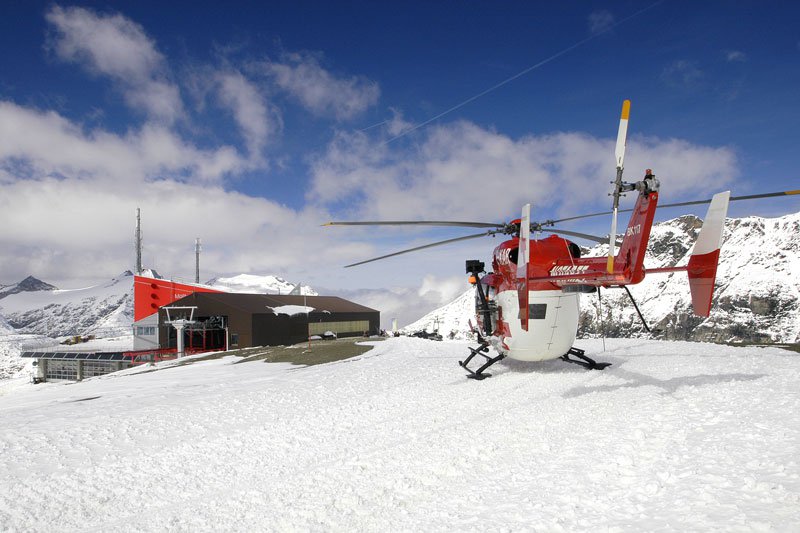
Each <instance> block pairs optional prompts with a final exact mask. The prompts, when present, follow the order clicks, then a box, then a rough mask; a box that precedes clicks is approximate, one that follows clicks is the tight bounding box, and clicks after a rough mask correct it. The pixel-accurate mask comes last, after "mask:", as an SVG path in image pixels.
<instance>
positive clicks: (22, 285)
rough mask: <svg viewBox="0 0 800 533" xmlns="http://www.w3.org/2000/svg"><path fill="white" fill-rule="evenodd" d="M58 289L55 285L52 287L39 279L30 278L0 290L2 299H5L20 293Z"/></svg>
mask: <svg viewBox="0 0 800 533" xmlns="http://www.w3.org/2000/svg"><path fill="white" fill-rule="evenodd" d="M57 289H58V287H56V286H55V285H50V284H49V283H45V282H44V281H42V280H40V279H38V278H35V277H33V276H28V277H27V278H25V279H23V280H22V281H20V282H19V283H17V284H14V285H8V286H7V287H3V288H2V289H0V298H5V297H6V296H10V295H12V294H18V293H20V292H37V291H53V290H57Z"/></svg>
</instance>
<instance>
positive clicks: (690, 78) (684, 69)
mask: <svg viewBox="0 0 800 533" xmlns="http://www.w3.org/2000/svg"><path fill="white" fill-rule="evenodd" d="M703 79H704V74H703V71H702V70H700V67H698V65H697V63H696V62H694V61H688V60H685V59H679V60H676V61H673V62H672V63H670V64H669V65H667V66H666V67H664V69H663V70H662V71H661V80H662V81H663V82H664V83H667V84H669V85H671V86H673V87H682V88H686V89H692V88H695V87H697V86H698V85H699V84H700V83H701V82H702V81H703Z"/></svg>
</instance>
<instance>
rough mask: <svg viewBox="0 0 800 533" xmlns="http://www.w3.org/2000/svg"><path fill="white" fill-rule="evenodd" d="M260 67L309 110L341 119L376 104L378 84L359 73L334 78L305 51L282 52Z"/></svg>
mask: <svg viewBox="0 0 800 533" xmlns="http://www.w3.org/2000/svg"><path fill="white" fill-rule="evenodd" d="M264 70H265V71H266V72H267V73H268V74H269V75H270V76H271V77H272V78H273V80H274V82H275V84H276V85H277V86H278V87H280V88H281V89H282V90H284V91H286V92H287V93H289V94H290V95H291V96H292V97H294V98H295V99H296V100H298V101H299V102H300V103H301V104H302V105H303V106H305V107H306V108H308V109H309V110H310V111H311V112H312V113H315V114H317V115H321V116H333V117H335V118H337V119H340V120H344V119H350V118H353V117H355V116H356V115H358V114H360V113H362V112H364V111H365V110H366V109H367V108H369V107H370V106H373V105H375V104H376V103H377V101H378V97H379V96H380V89H379V87H378V84H377V83H375V82H373V81H369V80H368V79H366V78H364V77H360V76H355V77H349V78H337V77H336V76H334V75H333V74H331V73H330V72H328V71H327V70H325V69H324V68H322V66H320V64H319V61H318V60H317V58H315V57H314V56H312V55H310V54H308V53H291V54H284V57H283V61H282V62H268V63H265V64H264Z"/></svg>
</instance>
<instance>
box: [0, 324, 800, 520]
mask: <svg viewBox="0 0 800 533" xmlns="http://www.w3.org/2000/svg"><path fill="white" fill-rule="evenodd" d="M606 343H607V348H608V349H607V351H606V352H605V353H599V352H600V351H601V350H602V346H601V343H600V341H599V340H597V341H594V340H591V341H583V342H581V343H579V347H582V348H585V349H587V350H588V353H589V354H591V355H594V356H596V357H597V359H598V360H602V361H609V362H612V363H613V366H612V367H610V368H608V369H607V370H605V371H603V372H599V371H586V370H583V369H582V368H579V367H577V366H571V365H568V364H566V363H563V362H560V361H550V362H546V363H538V364H536V363H532V364H520V363H515V362H511V363H508V364H502V363H501V364H498V365H496V366H495V369H494V374H495V376H494V377H492V378H491V379H488V380H485V381H482V382H475V381H471V380H468V379H466V378H465V377H464V375H463V372H462V371H461V369H459V368H458V366H457V364H456V361H457V360H458V359H460V358H463V356H464V355H465V353H466V348H465V347H466V343H463V342H440V343H437V342H431V341H426V340H421V339H412V338H396V339H389V340H386V341H383V342H378V343H376V346H375V348H374V349H373V350H372V351H370V352H367V353H366V354H364V355H363V356H360V357H357V358H354V359H352V360H349V361H344V362H339V363H331V364H327V365H321V366H315V367H292V366H290V365H288V364H265V363H263V362H251V363H245V364H239V365H234V364H232V363H233V362H234V361H235V360H236V359H234V358H232V357H228V358H225V359H222V360H216V361H207V362H198V363H195V364H193V365H188V366H183V367H172V368H169V369H166V370H163V371H159V372H150V373H130V371H129V373H128V375H123V376H116V375H108V376H102V377H99V378H92V379H90V380H87V381H84V382H82V383H77V384H44V385H37V386H33V385H30V386H19V387H17V388H16V389H14V390H12V391H10V392H9V393H8V394H6V395H4V396H0V420H2V424H0V472H2V475H0V530H2V531H22V530H24V531H65V530H66V531H76V530H80V531H111V530H113V531H142V530H144V531H164V530H180V531H219V530H225V531H246V530H260V531H263V530H268V531H308V530H314V531H331V530H333V531H364V530H367V531H399V530H408V531H412V530H414V531H417V530H419V531H576V530H583V531H642V530H648V531H653V530H675V531H686V530H692V531H707V530H726V531H731V530H733V531H761V530H765V531H766V530H769V531H798V530H800V465H799V464H798V461H800V387H798V386H797V376H798V375H800V356H799V355H797V354H795V353H792V352H788V351H782V350H779V349H775V348H769V349H762V348H733V347H726V346H718V345H710V344H696V343H681V342H657V341H643V340H636V339H627V340H607V341H606Z"/></svg>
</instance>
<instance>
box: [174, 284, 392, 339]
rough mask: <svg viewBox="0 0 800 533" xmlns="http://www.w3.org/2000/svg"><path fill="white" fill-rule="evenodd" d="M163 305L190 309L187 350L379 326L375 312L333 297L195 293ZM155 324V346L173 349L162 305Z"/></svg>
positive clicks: (353, 333)
mask: <svg viewBox="0 0 800 533" xmlns="http://www.w3.org/2000/svg"><path fill="white" fill-rule="evenodd" d="M168 307H170V308H174V307H195V308H196V309H195V310H194V317H193V319H194V321H195V323H194V324H192V325H191V326H188V327H186V328H185V330H184V344H185V346H186V347H187V348H192V349H194V348H203V349H222V348H231V349H233V348H248V347H251V346H277V345H285V344H296V343H299V342H304V341H305V340H307V339H308V337H309V335H312V336H313V335H322V334H324V333H325V332H328V331H331V332H333V333H335V334H336V335H337V336H338V337H347V336H361V335H365V334H367V335H371V334H377V333H379V331H380V313H379V312H378V311H376V310H374V309H370V308H369V307H365V306H363V305H359V304H357V303H354V302H350V301H348V300H345V299H343V298H339V297H336V296H297V295H276V294H237V293H203V292H195V293H193V294H190V295H189V296H186V297H184V298H181V299H179V300H176V301H174V302H172V303H171V304H170V305H169V306H168ZM306 308H308V312H306ZM172 316H174V313H172ZM158 327H159V329H160V331H159V339H161V340H160V345H161V348H174V347H175V346H176V344H177V338H176V330H175V328H174V327H172V326H170V325H169V324H168V323H167V313H166V311H165V310H164V309H163V308H162V309H160V310H159V317H158Z"/></svg>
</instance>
